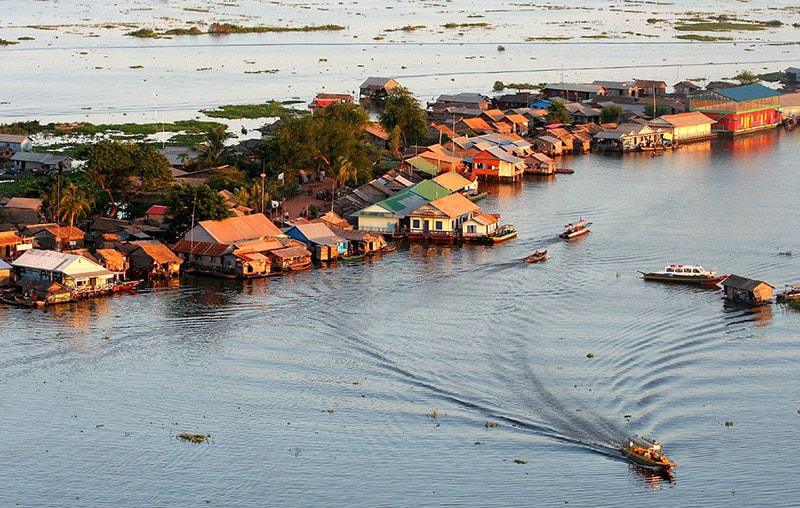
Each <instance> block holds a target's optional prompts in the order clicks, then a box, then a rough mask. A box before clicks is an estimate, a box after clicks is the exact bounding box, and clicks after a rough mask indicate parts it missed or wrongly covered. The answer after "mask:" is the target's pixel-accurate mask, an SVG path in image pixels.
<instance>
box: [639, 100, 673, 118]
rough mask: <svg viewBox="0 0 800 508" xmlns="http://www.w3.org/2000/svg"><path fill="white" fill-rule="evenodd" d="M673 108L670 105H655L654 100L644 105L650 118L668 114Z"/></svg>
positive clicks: (646, 114) (645, 111) (645, 112)
mask: <svg viewBox="0 0 800 508" xmlns="http://www.w3.org/2000/svg"><path fill="white" fill-rule="evenodd" d="M671 111H672V110H671V109H670V108H669V106H663V105H662V106H657V107H656V106H655V105H654V104H653V103H652V102H650V103H647V104H645V105H644V114H645V116H649V117H650V118H655V117H657V116H661V115H668V114H670V112H671Z"/></svg>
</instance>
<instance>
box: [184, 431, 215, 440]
mask: <svg viewBox="0 0 800 508" xmlns="http://www.w3.org/2000/svg"><path fill="white" fill-rule="evenodd" d="M178 437H179V438H181V439H183V440H184V441H189V442H191V443H204V442H206V441H208V438H209V437H211V436H210V435H209V434H190V433H188V432H181V433H180V434H178Z"/></svg>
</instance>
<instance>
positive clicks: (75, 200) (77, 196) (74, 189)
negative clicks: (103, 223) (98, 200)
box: [58, 182, 94, 231]
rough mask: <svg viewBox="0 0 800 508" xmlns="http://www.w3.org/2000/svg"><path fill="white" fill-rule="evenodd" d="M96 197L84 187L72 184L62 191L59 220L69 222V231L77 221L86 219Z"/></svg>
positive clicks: (59, 203)
mask: <svg viewBox="0 0 800 508" xmlns="http://www.w3.org/2000/svg"><path fill="white" fill-rule="evenodd" d="M93 204H94V196H92V195H91V194H90V193H89V192H88V191H86V190H85V189H83V188H82V187H78V186H77V185H75V183H73V182H70V183H69V185H67V187H66V188H64V189H63V190H62V191H61V200H60V201H59V202H58V219H59V220H61V221H66V220H69V230H70V231H72V227H73V226H74V224H75V219H79V218H82V217H84V216H85V215H87V214H88V213H89V211H90V210H91V209H92V205H93Z"/></svg>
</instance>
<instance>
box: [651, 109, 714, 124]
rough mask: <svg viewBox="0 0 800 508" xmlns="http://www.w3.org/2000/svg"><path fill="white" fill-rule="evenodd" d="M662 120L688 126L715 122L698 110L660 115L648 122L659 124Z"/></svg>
mask: <svg viewBox="0 0 800 508" xmlns="http://www.w3.org/2000/svg"><path fill="white" fill-rule="evenodd" d="M659 120H662V121H663V123H666V124H668V125H670V126H672V127H688V126H692V125H702V124H707V123H716V121H715V120H712V119H711V118H709V117H707V116H706V115H704V114H703V113H701V112H699V111H690V112H689V113H678V114H676V115H662V116H660V117H658V118H656V119H655V120H651V121H650V122H648V123H650V124H652V125H657V126H658V125H661V122H660V121H659Z"/></svg>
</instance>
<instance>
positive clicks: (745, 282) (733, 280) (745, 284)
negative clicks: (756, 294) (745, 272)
mask: <svg viewBox="0 0 800 508" xmlns="http://www.w3.org/2000/svg"><path fill="white" fill-rule="evenodd" d="M761 284H767V286H769V287H771V288H774V286H773V285H772V284H768V283H766V282H764V281H763V280H754V279H748V278H747V277H741V276H739V275H728V277H727V278H726V279H725V280H723V281H722V285H723V286H724V287H732V288H737V289H746V290H747V291H752V290H754V289H755V288H757V287H758V286H760V285H761Z"/></svg>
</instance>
